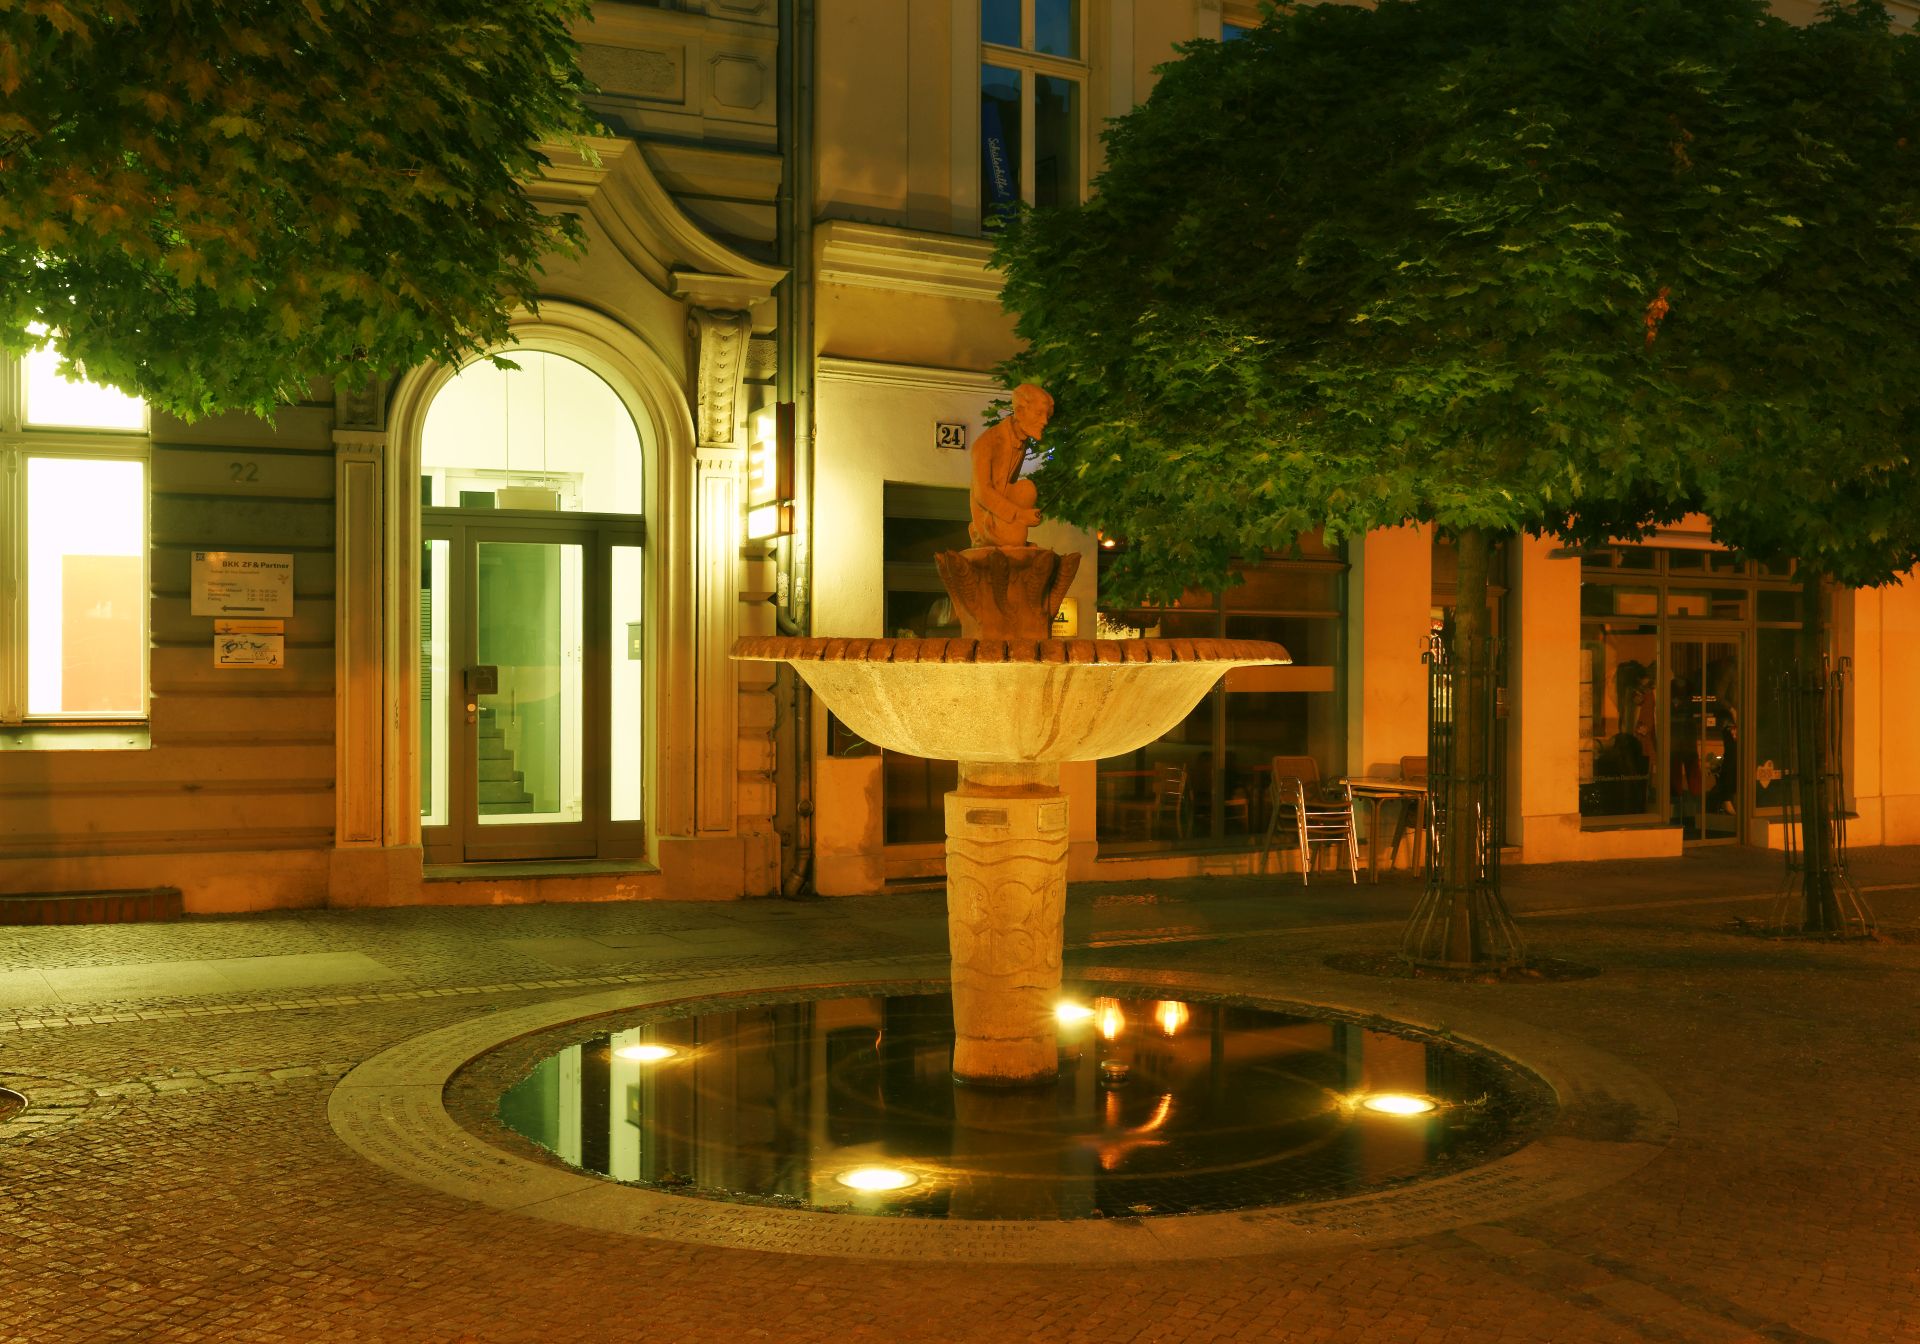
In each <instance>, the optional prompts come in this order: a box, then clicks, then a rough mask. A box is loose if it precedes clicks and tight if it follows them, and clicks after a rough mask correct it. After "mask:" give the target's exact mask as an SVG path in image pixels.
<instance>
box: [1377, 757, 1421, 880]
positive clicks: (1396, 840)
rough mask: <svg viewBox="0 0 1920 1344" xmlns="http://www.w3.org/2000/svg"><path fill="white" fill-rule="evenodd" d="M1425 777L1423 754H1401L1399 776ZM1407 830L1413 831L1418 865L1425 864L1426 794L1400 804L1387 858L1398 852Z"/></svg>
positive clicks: (1390, 859)
mask: <svg viewBox="0 0 1920 1344" xmlns="http://www.w3.org/2000/svg"><path fill="white" fill-rule="evenodd" d="M1426 777H1427V758H1426V757H1425V756H1402V757H1401V758H1400V778H1402V779H1407V780H1413V779H1418V780H1422V781H1424V780H1425V779H1426ZM1408 831H1412V832H1413V852H1414V853H1415V854H1416V855H1417V856H1418V857H1419V860H1420V864H1419V866H1421V867H1425V866H1426V859H1427V855H1426V848H1427V795H1426V794H1424V793H1423V794H1421V795H1420V796H1419V797H1417V798H1409V799H1407V800H1406V801H1405V802H1403V803H1401V804H1400V815H1399V816H1397V817H1395V818H1394V822H1393V839H1392V841H1391V842H1389V843H1388V845H1387V860H1388V862H1389V863H1391V862H1392V860H1393V856H1394V855H1396V854H1398V853H1399V852H1400V841H1401V839H1402V838H1403V837H1404V836H1405V835H1406V834H1407V832H1408Z"/></svg>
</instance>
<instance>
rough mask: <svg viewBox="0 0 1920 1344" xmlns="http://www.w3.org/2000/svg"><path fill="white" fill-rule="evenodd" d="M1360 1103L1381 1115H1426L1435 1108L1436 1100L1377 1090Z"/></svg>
mask: <svg viewBox="0 0 1920 1344" xmlns="http://www.w3.org/2000/svg"><path fill="white" fill-rule="evenodd" d="M1360 1105H1361V1106H1362V1107H1364V1108H1365V1109H1367V1110H1369V1111H1373V1112H1375V1113H1376V1114H1379V1115H1425V1114H1426V1113H1427V1112H1428V1111H1431V1110H1432V1109H1433V1108H1434V1101H1433V1098H1431V1097H1416V1096H1411V1095H1409V1094H1408V1093H1405V1092H1376V1093H1374V1094H1373V1095H1372V1096H1370V1097H1367V1098H1365V1099H1363V1100H1362V1101H1361V1103H1360Z"/></svg>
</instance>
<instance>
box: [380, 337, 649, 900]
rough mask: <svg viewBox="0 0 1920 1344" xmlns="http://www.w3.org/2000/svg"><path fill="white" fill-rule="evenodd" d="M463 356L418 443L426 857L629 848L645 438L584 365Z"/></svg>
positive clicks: (638, 767)
mask: <svg viewBox="0 0 1920 1344" xmlns="http://www.w3.org/2000/svg"><path fill="white" fill-rule="evenodd" d="M510 359H511V362H512V363H513V365H515V366H517V367H514V368H502V367H500V366H499V365H496V364H494V363H493V362H491V361H490V360H485V359H483V360H479V361H476V362H474V363H472V364H469V365H467V366H466V367H465V368H463V369H461V370H460V371H459V373H457V374H455V375H454V376H453V377H452V378H451V379H449V380H448V381H446V382H445V384H444V385H443V386H441V387H440V389H439V390H438V391H437V392H436V393H435V395H434V397H433V400H432V402H431V404H430V406H429V407H428V410H427V414H426V417H425V423H424V426H423V429H422V434H421V441H420V442H421V451H420V478H419V489H420V540H421V544H420V553H419V570H420V572H419V586H418V594H419V608H418V636H417V637H418V641H419V658H420V680H419V703H418V706H417V713H416V716H415V718H416V722H417V724H418V735H417V736H418V750H419V756H418V761H419V784H420V788H419V809H420V837H421V843H422V846H423V847H424V849H425V851H426V858H427V861H428V862H438V863H449V862H471V861H481V860H516V859H521V860H534V859H580V858H623V857H637V856H640V855H642V854H643V853H644V852H645V847H646V834H645V829H646V828H645V822H644V818H645V810H644V809H645V802H646V800H645V797H644V791H645V784H646V781H647V779H648V770H647V756H648V743H647V740H646V719H647V715H646V711H645V707H646V704H647V703H648V700H647V682H648V662H647V659H646V650H647V641H646V637H645V624H644V622H645V616H646V613H645V610H644V608H645V594H646V567H645V563H644V552H643V549H642V548H643V545H644V543H645V540H646V532H645V522H646V513H647V510H648V504H649V489H648V482H649V479H650V477H649V475H648V461H647V451H646V442H647V439H648V438H649V437H650V435H645V434H643V432H642V426H640V425H638V424H636V422H635V418H634V414H633V412H632V411H631V410H630V408H629V405H628V403H627V402H626V401H625V400H623V398H622V397H621V396H620V395H619V394H618V393H616V392H615V390H614V389H613V388H612V387H611V386H609V385H608V383H607V382H606V381H605V380H604V379H603V378H602V377H601V376H600V374H598V373H596V372H595V371H594V370H592V369H590V368H588V367H586V366H585V365H584V364H581V363H579V362H577V361H575V360H573V359H570V358H568V357H567V356H565V355H562V354H559V353H556V352H553V351H548V350H540V349H524V348H521V349H516V350H514V351H513V352H511V355H510Z"/></svg>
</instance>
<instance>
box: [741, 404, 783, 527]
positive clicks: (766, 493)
mask: <svg viewBox="0 0 1920 1344" xmlns="http://www.w3.org/2000/svg"><path fill="white" fill-rule="evenodd" d="M747 429H748V433H747V538H748V540H750V541H761V540H764V539H766V538H768V537H784V536H786V535H788V534H789V533H791V532H792V531H793V403H792V402H790V401H783V402H778V403H776V404H774V405H772V406H762V407H761V408H760V409H759V410H757V411H755V412H754V413H753V415H752V416H751V417H750V418H749V419H748V422H747Z"/></svg>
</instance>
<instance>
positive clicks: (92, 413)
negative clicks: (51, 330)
mask: <svg viewBox="0 0 1920 1344" xmlns="http://www.w3.org/2000/svg"><path fill="white" fill-rule="evenodd" d="M20 363H21V369H22V371H23V374H24V384H25V391H26V401H27V404H26V420H27V423H28V424H30V425H36V426H39V427H41V428H46V429H118V430H129V429H130V430H134V431H136V432H138V431H140V430H144V429H145V428H146V427H147V404H146V403H145V402H143V401H141V400H140V398H138V397H130V396H128V395H127V394H126V393H124V392H120V391H116V390H115V389H113V388H111V387H103V386H101V385H100V384H98V383H72V382H68V381H67V380H66V379H65V378H62V377H61V376H60V356H59V355H58V354H56V353H55V352H54V349H53V347H52V346H44V347H42V348H41V349H39V350H35V351H34V352H33V353H32V354H30V355H28V356H27V357H26V358H25V359H23V360H21V361H20Z"/></svg>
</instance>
